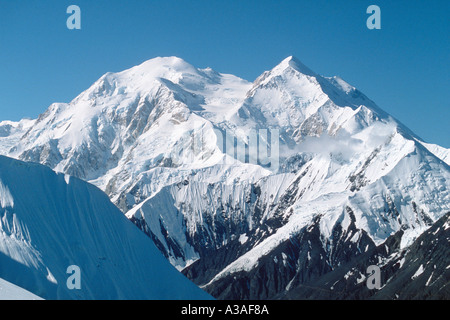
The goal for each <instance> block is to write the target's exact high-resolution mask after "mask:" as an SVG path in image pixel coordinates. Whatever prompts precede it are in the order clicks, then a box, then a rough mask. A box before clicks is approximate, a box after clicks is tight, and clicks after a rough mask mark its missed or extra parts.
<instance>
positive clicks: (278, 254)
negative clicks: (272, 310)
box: [0, 57, 450, 299]
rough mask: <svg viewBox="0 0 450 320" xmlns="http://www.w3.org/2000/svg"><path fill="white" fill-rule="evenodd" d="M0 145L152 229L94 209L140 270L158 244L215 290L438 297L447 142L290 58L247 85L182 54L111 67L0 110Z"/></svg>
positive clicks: (441, 293) (254, 294) (443, 271)
mask: <svg viewBox="0 0 450 320" xmlns="http://www.w3.org/2000/svg"><path fill="white" fill-rule="evenodd" d="M0 154H3V155H5V156H7V157H10V158H15V159H19V160H21V161H25V162H34V163H40V164H42V165H44V166H47V167H49V168H51V169H52V170H54V171H56V172H58V173H61V175H60V180H64V179H63V177H65V176H67V177H68V176H72V177H75V178H74V179H77V180H70V181H77V182H76V183H77V184H82V182H81V180H84V181H86V182H88V183H90V184H93V185H95V186H96V187H97V188H99V189H101V190H102V191H103V192H104V193H105V194H106V195H107V197H108V198H109V200H110V201H111V202H112V203H113V204H114V205H115V206H116V207H117V208H119V209H120V210H121V211H122V213H121V214H122V216H123V215H124V217H126V218H128V220H129V221H131V222H133V223H134V224H135V225H136V226H137V227H139V228H140V229H141V231H143V233H145V234H146V235H147V237H140V236H136V239H132V240H130V239H128V240H125V238H127V236H128V235H127V233H126V232H124V231H123V230H122V229H121V227H118V226H116V225H111V224H109V222H106V221H108V220H107V219H108V217H109V216H110V215H108V217H103V216H97V215H96V216H95V217H96V220H97V221H98V224H101V220H103V219H106V220H105V223H104V225H105V226H108V230H110V232H111V233H112V234H113V235H114V236H115V237H116V236H121V237H125V238H124V241H131V243H133V244H134V245H135V247H138V248H139V254H138V255H137V254H136V255H135V253H133V252H132V251H130V252H129V254H132V255H133V256H134V259H131V260H130V263H132V264H133V265H139V268H140V270H142V272H143V270H145V269H146V268H149V266H148V264H146V262H145V261H146V260H145V258H142V262H141V261H140V259H141V258H139V259H136V257H141V256H142V257H144V256H145V255H152V256H153V255H155V253H154V252H153V249H152V246H153V245H156V247H157V248H158V249H159V251H160V252H161V253H162V254H163V255H164V256H165V257H166V258H167V259H168V261H170V263H171V264H172V265H173V266H174V267H176V268H177V269H178V270H179V271H181V272H182V273H183V274H184V275H186V276H187V277H188V278H189V279H191V280H192V281H193V282H195V283H196V284H197V285H198V286H200V287H201V288H202V289H204V290H206V291H207V292H209V293H210V294H211V295H212V296H214V297H215V298H219V299H290V298H292V299H297V298H300V299H301V298H313V297H319V298H323V297H325V298H328V299H333V298H334V299H346V298H391V299H395V298H403V299H407V298H417V297H431V298H445V297H448V279H449V274H448V266H449V259H448V258H447V257H448V256H449V255H448V251H447V250H448V249H447V248H448V241H449V237H448V232H447V231H446V230H447V227H446V226H448V213H449V212H450V194H449V190H450V179H449V178H450V167H449V164H450V150H449V149H446V148H443V147H440V146H438V145H435V144H430V143H426V142H424V141H423V140H422V139H421V138H420V137H418V136H417V135H415V134H414V133H413V132H412V131H411V130H410V129H408V128H407V127H406V126H405V125H403V124H402V123H401V122H399V121H398V120H397V119H395V118H393V117H392V116H390V115H389V114H388V113H387V112H386V111H383V110H382V109H381V108H380V107H378V106H377V105H376V104H375V103H374V102H373V101H371V100H370V99H369V98H368V97H366V96H365V95H364V94H363V93H362V92H360V91H359V90H358V89H356V88H355V87H353V86H352V85H350V84H348V83H347V82H345V81H344V80H343V79H341V78H339V77H325V76H321V75H318V74H316V73H315V72H314V71H312V70H310V69H309V68H308V67H306V66H305V65H304V64H302V63H301V62H300V61H299V60H298V59H296V58H294V57H288V58H286V59H285V60H283V61H282V62H281V63H280V64H279V65H277V66H275V67H274V68H273V69H272V70H269V71H266V72H264V73H262V75H261V76H259V77H258V78H257V79H256V80H255V81H254V82H249V81H246V80H244V79H241V78H239V77H236V76H234V75H229V74H222V73H219V72H216V71H214V70H212V69H211V68H205V69H199V68H196V67H194V66H192V65H190V64H189V63H187V62H185V61H184V60H182V59H180V58H177V57H160V58H155V59H151V60H148V61H146V62H144V63H142V64H141V65H138V66H135V67H133V68H131V69H128V70H125V71H122V72H118V73H107V74H105V75H104V76H102V77H101V78H100V79H99V80H97V81H96V82H95V83H94V84H93V85H92V86H91V87H90V88H88V89H87V90H86V91H84V92H82V93H81V94H80V95H79V96H77V97H76V98H75V99H74V100H73V101H71V102H70V103H54V104H52V105H51V106H50V107H49V108H48V109H47V110H46V111H45V112H44V113H42V114H41V115H40V116H39V117H38V118H37V119H34V120H30V119H24V120H21V121H19V122H12V121H3V122H0ZM3 161H6V160H3ZM8 161H10V160H8ZM49 175H51V174H50V173H49ZM24 177H25V178H26V175H25V176H24ZM25 178H24V179H25ZM11 179H12V178H11ZM78 179H80V180H78ZM11 181H12V180H11ZM62 182H63V181H61V182H58V184H55V185H52V186H51V187H48V189H47V192H46V193H44V194H42V193H41V194H39V193H38V194H39V196H38V198H37V199H36V202H35V203H39V201H41V200H39V199H44V198H45V197H46V194H50V195H52V190H53V188H57V190H59V188H60V185H61V184H62ZM11 183H12V182H11ZM8 188H10V189H11V188H12V187H8ZM61 188H62V187H61ZM83 188H88V187H85V186H83ZM28 192H30V193H33V191H32V190H29V191H28ZM96 192H97V191H96ZM82 194H83V193H82ZM52 196H54V197H56V198H57V199H59V198H61V197H62V198H66V195H64V194H63V195H58V194H57V193H55V194H53V195H52ZM2 197H4V195H2ZM16 197H17V196H14V198H16ZM82 197H83V196H81V198H82ZM98 197H101V195H98ZM105 197H106V196H105ZM2 199H3V198H2ZM5 199H7V198H5ZM4 201H6V202H5V203H7V200H2V208H3V202H4ZM42 201H43V200H42ZM46 201H48V199H47V200H46ZM52 201H54V200H52ZM102 201H104V202H106V200H105V199H102ZM107 206H108V210H107V211H108V212H114V216H117V215H118V214H117V212H119V210H115V208H110V207H109V206H110V205H109V204H108V205H107ZM92 210H93V209H92V208H91V209H89V205H86V207H83V212H87V213H88V212H91V214H93V215H95V210H94V211H92ZM87 213H86V214H87ZM42 214H44V211H43V212H42ZM124 217H123V218H124ZM42 218H43V220H44V221H45V220H46V218H44V216H42ZM39 221H40V219H39ZM46 223H50V222H46ZM52 223H55V224H56V225H58V224H59V223H60V222H58V221H52ZM64 223H67V221H65V222H64ZM439 226H440V227H439ZM58 228H59V227H58ZM127 228H128V227H127ZM433 228H435V229H436V230H435V232H436V239H438V238H439V239H440V240H441V241H440V242H439V245H437V244H436V243H435V242H433V241H435V239H433V235H432V234H431V235H430V234H429V233H427V232H429V230H434V229H433ZM136 229H137V228H136ZM82 231H83V229H81V230H80V231H79V232H82ZM62 234H66V233H64V232H63V233H62ZM99 236H100V237H102V238H103V237H107V236H108V235H106V234H100V233H99ZM109 236H111V235H109ZM438 236H439V237H438ZM137 238H139V239H137ZM150 239H151V240H153V243H151V242H152V241H149V240H150ZM419 239H421V240H420V241H421V242H420V243H417V241H419ZM66 240H67V239H63V237H62V238H58V239H57V240H56V241H61V242H64V241H66ZM107 241H108V242H109V241H112V239H110V238H107ZM149 243H151V245H150V244H149ZM421 243H424V244H426V245H427V246H428V247H427V248H430V250H431V248H437V249H436V250H438V251H437V252H438V253H439V254H438V255H436V256H433V257H432V258H430V259H431V260H429V261H434V260H436V263H430V262H429V261H425V257H426V256H425V255H424V251H423V248H421V247H420V246H421ZM45 246H47V244H45ZM90 246H91V244H89V247H90ZM122 248H123V251H127V250H128V249H129V247H122ZM61 250H62V251H63V252H64V249H61ZM433 250H435V249H433ZM4 251H5V250H4ZM4 251H2V252H4ZM144 251H145V252H146V253H145V254H144V253H143V252H144ZM405 261H408V262H409V261H411V263H408V264H407V265H405ZM413 262H414V263H413ZM22 263H23V261H22ZM371 264H375V265H379V266H380V267H381V270H382V272H383V274H384V279H383V281H384V283H383V287H382V288H381V289H380V290H378V291H377V290H375V291H374V290H369V289H367V288H366V286H365V285H364V284H365V281H366V278H367V275H366V270H365V269H361V268H363V267H364V268H367V266H368V265H371ZM44 265H45V264H44ZM415 265H418V266H417V268H418V270H412V269H411V268H412V266H415ZM394 266H395V267H394ZM40 268H41V269H42V268H43V266H42V267H40ZM395 268H396V269H395ZM394 269H395V270H394ZM419 269H420V270H419ZM413 271H414V273H417V275H416V276H413V275H409V273H411V272H413ZM419 271H420V272H419ZM109 275H110V274H108V276H109ZM425 276H426V277H427V279H426V281H424V277H425ZM0 277H3V275H2V273H0ZM343 279H344V280H343ZM5 280H8V279H5ZM117 281H119V279H118V280H117ZM149 281H151V279H149ZM11 282H13V281H11ZM13 283H14V282H13ZM15 284H17V283H15ZM425 287H426V289H427V290H424V288H425ZM26 289H28V288H26ZM105 290H106V289H105ZM31 291H32V290H31ZM106 291H108V290H106ZM106 291H105V292H104V293H105V294H106ZM113 291H114V290H113ZM32 292H33V293H35V294H38V295H40V294H39V292H36V291H32ZM108 292H109V291H108ZM425 293H426V296H425ZM168 294H169V293H168ZM421 295H422V296H421ZM40 296H41V295H40ZM107 296H108V297H109V295H107ZM119 296H120V294H119V293H116V294H115V295H111V297H119Z"/></svg>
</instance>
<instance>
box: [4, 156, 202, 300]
mask: <svg viewBox="0 0 450 320" xmlns="http://www.w3.org/2000/svg"><path fill="white" fill-rule="evenodd" d="M71 265H76V266H78V267H79V268H80V271H81V277H80V281H81V289H80V290H77V289H74V290H70V289H69V288H68V287H67V284H66V283H67V279H68V278H69V276H70V274H68V273H66V272H67V268H68V267H69V266H71ZM0 277H1V278H2V279H4V280H6V281H8V282H10V283H13V284H14V285H16V286H19V287H21V288H24V289H26V290H28V291H29V292H32V293H33V294H36V295H38V296H40V297H42V298H45V299H200V298H208V297H209V296H208V295H207V294H206V293H205V292H203V291H202V290H200V289H199V288H198V287H197V286H195V285H194V284H193V283H192V282H190V281H189V280H188V279H186V278H185V277H184V276H183V275H181V274H180V273H179V272H178V271H177V270H176V269H175V268H173V267H172V266H171V265H170V264H169V263H168V262H167V260H166V259H165V258H164V257H163V255H162V254H161V253H160V252H159V251H158V250H157V248H156V247H155V246H154V244H153V243H152V241H151V240H150V239H149V238H148V237H147V236H145V235H144V234H143V233H142V232H141V231H140V230H139V229H138V228H136V226H134V225H133V224H132V223H131V222H129V221H128V220H127V219H126V218H125V217H124V215H123V214H122V213H121V212H120V211H119V210H118V209H117V208H116V207H115V206H114V205H113V204H112V203H111V202H110V201H109V199H108V197H107V196H106V195H105V194H104V193H103V192H102V191H100V190H98V189H97V188H96V187H94V186H92V185H89V184H87V183H86V182H83V181H82V180H79V179H77V178H72V177H69V176H67V175H64V174H56V173H54V172H53V171H52V170H50V169H49V168H47V167H44V166H42V165H38V164H31V163H24V162H21V161H17V160H13V159H10V158H6V157H3V156H0ZM2 287H3V286H2ZM7 288H9V289H11V287H10V286H9V287H7ZM9 289H8V290H9ZM11 292H12V293H14V292H15V291H11ZM1 296H2V298H8V297H5V296H3V295H1ZM11 298H13V297H11Z"/></svg>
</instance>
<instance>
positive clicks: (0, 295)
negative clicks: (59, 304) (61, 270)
mask: <svg viewBox="0 0 450 320" xmlns="http://www.w3.org/2000/svg"><path fill="white" fill-rule="evenodd" d="M0 300H42V298H40V297H38V296H36V295H34V294H32V293H31V292H29V291H27V290H24V289H22V288H20V287H18V286H16V285H14V284H12V283H10V282H8V281H5V280H3V279H0Z"/></svg>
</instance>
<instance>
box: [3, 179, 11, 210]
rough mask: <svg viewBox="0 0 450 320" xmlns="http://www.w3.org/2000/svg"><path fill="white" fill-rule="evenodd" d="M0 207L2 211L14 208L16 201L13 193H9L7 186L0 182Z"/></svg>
mask: <svg viewBox="0 0 450 320" xmlns="http://www.w3.org/2000/svg"><path fill="white" fill-rule="evenodd" d="M0 206H1V207H2V209H4V208H6V207H11V208H12V207H14V199H13V196H12V195H11V192H9V189H8V187H7V186H5V185H4V184H3V182H1V181H0Z"/></svg>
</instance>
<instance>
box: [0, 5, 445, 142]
mask: <svg viewBox="0 0 450 320" xmlns="http://www.w3.org/2000/svg"><path fill="white" fill-rule="evenodd" d="M71 4H75V5H78V6H79V7H80V8H81V19H82V21H81V26H82V29H81V30H68V29H67V28H66V20H67V18H68V17H69V15H68V14H67V13H66V9H67V7H68V6H69V5H71ZM371 4H376V5H378V6H379V7H380V8H381V20H382V22H381V23H382V29H381V30H369V29H367V27H366V20H367V18H368V17H369V15H368V14H366V9H367V7H368V6H369V5H371ZM449 21H450V1H449V0H432V1H430V0H408V1H401V0H396V1H392V0H389V1H387V0H370V1H368V0H346V1H342V0H326V1H325V0H314V1H312V0H292V1H291V0H277V1H275V0H271V1H269V0H267V1H266V0H239V1H237V0H70V1H66V0H39V1H38V0H22V1H12V0H0V120H19V119H21V118H23V117H30V118H35V117H37V116H38V115H39V114H40V113H42V112H44V111H45V110H46V109H47V107H48V106H49V105H50V104H51V103H52V102H69V101H71V100H72V99H73V98H74V97H75V96H76V95H78V94H79V93H80V92H82V91H83V90H85V89H87V88H88V87H89V86H90V85H91V84H92V83H93V82H94V81H95V80H97V79H98V78H99V77H100V76H101V75H102V74H104V73H106V72H108V71H112V72H115V71H121V70H123V69H126V68H129V67H132V66H134V65H136V64H139V63H141V62H143V61H145V60H147V59H150V58H153V57H156V56H172V55H175V56H179V57H181V58H183V59H184V60H186V61H187V62H189V63H191V64H193V65H194V66H196V67H199V68H204V67H212V68H213V69H215V70H217V71H219V72H223V73H232V74H235V75H238V76H240V77H242V78H245V79H247V80H252V81H253V80H254V79H255V78H256V77H257V76H259V75H260V74H261V73H262V72H263V71H265V70H268V69H271V68H272V67H274V66H275V65H277V64H278V63H279V62H280V61H281V60H283V59H284V58H286V57H287V56H290V55H294V56H296V57H297V58H298V59H300V60H301V61H302V62H303V63H304V64H306V65H307V66H309V67H310V68H311V69H312V70H314V71H316V72H317V73H320V74H322V75H325V76H332V75H339V76H341V77H342V78H343V79H345V80H346V81H347V82H349V83H351V84H352V85H354V86H356V87H357V88H358V89H360V90H361V91H362V92H364V93H365V94H366V95H367V96H369V98H371V99H372V100H374V101H375V102H376V103H377V104H378V105H379V106H380V107H381V108H382V109H384V110H385V111H387V112H389V113H390V114H392V115H393V116H394V117H396V118H397V119H399V120H400V121H401V122H403V123H404V124H405V125H407V126H408V127H409V128H410V129H412V130H413V131H414V132H416V134H418V135H419V136H421V137H422V138H423V139H425V141H428V142H433V143H438V144H440V145H442V146H445V147H448V148H449V147H450V129H449V128H450V125H449V122H450V121H449V119H450V111H449V109H450V89H449V87H450V68H449V65H450V23H449Z"/></svg>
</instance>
